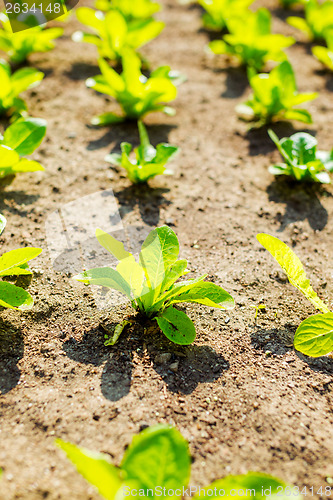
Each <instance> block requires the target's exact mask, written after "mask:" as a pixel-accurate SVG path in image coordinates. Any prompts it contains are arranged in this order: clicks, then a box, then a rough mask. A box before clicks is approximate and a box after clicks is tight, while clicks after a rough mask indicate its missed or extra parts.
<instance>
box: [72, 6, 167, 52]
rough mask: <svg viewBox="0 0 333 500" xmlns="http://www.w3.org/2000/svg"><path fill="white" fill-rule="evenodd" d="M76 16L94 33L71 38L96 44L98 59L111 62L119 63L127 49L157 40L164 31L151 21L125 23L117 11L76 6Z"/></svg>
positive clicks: (80, 34)
mask: <svg viewBox="0 0 333 500" xmlns="http://www.w3.org/2000/svg"><path fill="white" fill-rule="evenodd" d="M76 16H77V18H78V20H79V21H80V22H81V23H82V24H84V25H85V26H88V28H90V29H91V30H92V31H93V33H84V32H82V31H76V32H75V33H74V34H73V36H72V39H73V40H74V41H75V42H87V43H92V44H93V45H96V47H97V49H98V53H99V55H100V57H103V58H105V59H110V60H112V61H118V60H120V59H121V57H122V55H123V51H124V49H126V48H130V49H133V50H137V49H139V48H140V47H142V46H143V45H145V44H146V43H148V42H150V41H151V40H153V39H154V38H156V37H157V36H158V35H159V34H160V33H161V31H162V30H163V28H164V23H162V22H161V21H155V20H154V19H152V18H149V19H141V20H136V21H127V20H126V18H125V17H124V16H123V15H122V14H121V13H120V12H119V11H118V10H109V11H108V12H106V13H103V12H101V11H96V10H94V9H91V8H89V7H79V8H78V9H77V11H76Z"/></svg>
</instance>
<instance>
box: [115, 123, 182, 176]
mask: <svg viewBox="0 0 333 500" xmlns="http://www.w3.org/2000/svg"><path fill="white" fill-rule="evenodd" d="M138 127H139V134H140V146H139V147H137V148H135V149H134V153H135V158H131V156H130V155H131V151H132V145H131V144H129V143H128V142H122V143H121V145H120V147H121V151H122V154H117V153H111V154H109V155H107V156H106V157H105V160H106V161H107V162H110V163H112V164H113V165H117V166H118V167H122V168H124V169H125V170H126V172H127V176H128V178H129V180H130V181H131V182H133V183H134V184H138V183H141V182H147V181H149V179H152V178H153V177H155V176H156V175H161V174H166V175H170V174H172V172H171V171H170V170H167V169H166V168H165V165H166V164H167V163H168V162H169V161H170V160H171V159H172V158H173V157H174V156H175V154H176V153H177V152H178V150H179V148H177V146H171V144H166V143H162V144H158V145H157V146H156V149H155V148H154V147H153V146H152V145H151V144H150V142H149V137H148V134H147V130H146V128H145V126H144V124H143V123H142V122H141V121H139V122H138Z"/></svg>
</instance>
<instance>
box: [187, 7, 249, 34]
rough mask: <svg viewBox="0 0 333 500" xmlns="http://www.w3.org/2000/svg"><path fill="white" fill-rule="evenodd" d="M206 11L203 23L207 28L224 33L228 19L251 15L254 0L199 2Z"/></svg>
mask: <svg viewBox="0 0 333 500" xmlns="http://www.w3.org/2000/svg"><path fill="white" fill-rule="evenodd" d="M197 2H198V4H199V5H201V7H202V8H203V9H205V11H206V12H205V13H204V14H203V16H202V21H203V24H204V26H205V28H207V29H209V30H213V31H222V30H223V29H224V28H225V27H226V26H227V21H228V19H232V18H233V17H235V16H239V15H241V14H244V16H246V15H247V14H249V13H250V11H249V9H248V7H249V5H251V3H252V2H253V0H197Z"/></svg>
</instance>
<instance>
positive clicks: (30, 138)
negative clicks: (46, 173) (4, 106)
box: [0, 118, 46, 179]
mask: <svg viewBox="0 0 333 500" xmlns="http://www.w3.org/2000/svg"><path fill="white" fill-rule="evenodd" d="M45 133H46V121H45V120H41V119H40V118H20V119H19V120H16V121H15V122H14V123H13V124H12V125H10V126H9V127H8V128H7V129H6V131H5V133H4V135H3V136H2V135H1V134H0V179H1V178H2V177H6V176H7V175H15V174H17V173H18V172H36V171H37V170H44V167H42V165H40V163H38V162H37V161H33V160H28V159H27V158H24V157H25V156H27V155H31V154H32V153H33V152H34V151H35V149H36V148H37V147H38V146H39V145H40V143H41V142H42V140H43V138H44V136H45Z"/></svg>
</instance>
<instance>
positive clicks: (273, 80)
mask: <svg viewBox="0 0 333 500" xmlns="http://www.w3.org/2000/svg"><path fill="white" fill-rule="evenodd" d="M248 73H249V81H250V85H251V87H252V91H253V94H252V95H251V96H250V99H248V101H246V102H245V103H244V104H240V105H238V106H237V107H236V110H237V112H238V114H239V115H240V117H241V118H242V119H244V120H247V121H254V122H258V125H259V126H263V125H265V124H267V123H271V122H276V121H279V120H298V121H300V122H304V123H312V118H311V115H310V113H309V112H308V111H307V110H305V109H299V108H296V106H299V105H300V104H302V103H303V102H306V101H312V100H313V99H316V97H318V94H317V93H316V92H312V93H306V94H300V93H298V91H297V87H296V80H295V75H294V71H293V69H292V67H291V64H290V63H289V62H288V61H283V62H282V63H280V64H279V65H278V66H276V67H275V68H274V69H272V71H271V72H270V73H259V74H256V73H255V72H254V71H253V69H252V68H249V71H248Z"/></svg>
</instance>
